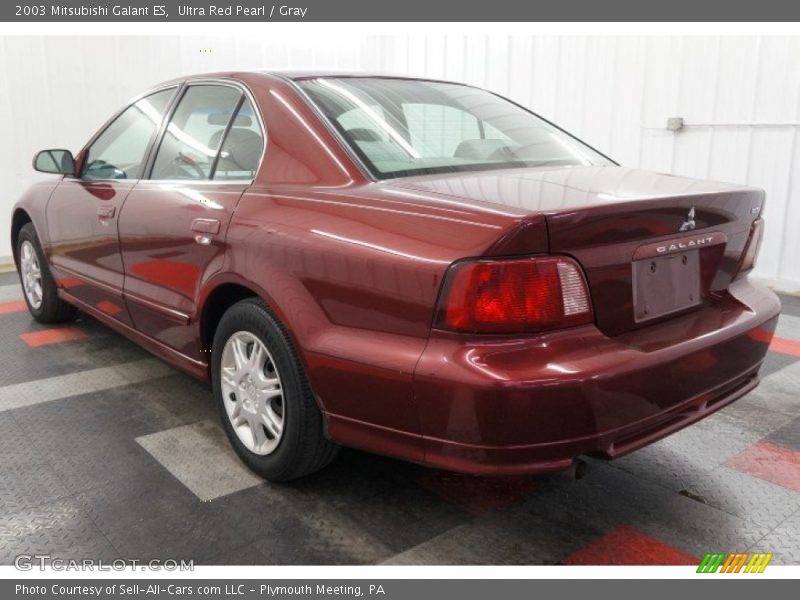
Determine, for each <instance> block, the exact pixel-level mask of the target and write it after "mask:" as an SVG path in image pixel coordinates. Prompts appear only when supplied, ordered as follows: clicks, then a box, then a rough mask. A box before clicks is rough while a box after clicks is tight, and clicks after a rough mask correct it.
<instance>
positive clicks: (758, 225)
mask: <svg viewBox="0 0 800 600" xmlns="http://www.w3.org/2000/svg"><path fill="white" fill-rule="evenodd" d="M763 233H764V219H756V220H755V221H753V226H752V227H751V228H750V237H749V238H748V240H747V246H746V247H745V249H744V254H743V255H742V262H741V264H740V265H739V271H738V272H739V273H744V272H746V271H749V270H750V269H752V268H753V267H754V266H756V259H757V258H758V251H759V250H761V240H762V238H763Z"/></svg>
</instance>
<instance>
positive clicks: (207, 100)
mask: <svg viewBox="0 0 800 600" xmlns="http://www.w3.org/2000/svg"><path fill="white" fill-rule="evenodd" d="M241 98H242V92H241V91H239V90H238V89H236V88H234V87H231V86H223V85H193V86H190V87H189V88H188V89H187V90H186V93H184V95H183V97H182V98H181V101H180V104H178V108H177V109H176V110H175V113H174V114H173V115H172V118H171V119H170V122H169V125H168V126H167V130H166V132H165V133H164V137H163V139H162V141H161V145H160V146H159V148H158V153H157V154H156V159H155V163H154V164H153V172H152V174H151V178H152V179H201V180H202V179H210V177H211V174H212V169H213V168H214V164H215V162H216V159H217V153H218V151H219V149H220V146H221V145H222V142H223V137H224V135H225V132H226V130H227V128H228V123H229V122H230V120H231V117H232V116H233V114H234V113H235V112H236V109H237V107H238V105H239V101H240V99H241ZM243 119H244V115H243ZM250 124H251V125H252V119H250ZM239 128H241V129H247V127H245V126H244V125H243V123H242V124H240V125H237V124H236V122H234V123H233V124H232V129H239ZM233 166H235V165H232V164H231V165H226V168H228V167H233Z"/></svg>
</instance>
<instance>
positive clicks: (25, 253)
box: [19, 240, 42, 309]
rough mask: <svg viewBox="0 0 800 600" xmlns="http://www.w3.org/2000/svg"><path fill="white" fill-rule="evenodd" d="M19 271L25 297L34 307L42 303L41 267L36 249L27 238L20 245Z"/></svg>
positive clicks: (36, 307)
mask: <svg viewBox="0 0 800 600" xmlns="http://www.w3.org/2000/svg"><path fill="white" fill-rule="evenodd" d="M19 262H20V272H21V274H22V287H23V289H24V290H25V297H26V298H27V299H28V302H29V303H30V305H31V306H32V307H33V308H34V309H38V308H39V307H40V306H41V305H42V269H41V267H40V266H39V257H38V256H37V254H36V249H35V248H34V247H33V244H31V243H30V242H29V241H28V240H25V241H24V242H22V246H21V247H20V260H19Z"/></svg>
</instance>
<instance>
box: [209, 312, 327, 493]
mask: <svg viewBox="0 0 800 600" xmlns="http://www.w3.org/2000/svg"><path fill="white" fill-rule="evenodd" d="M211 373H212V380H213V387H214V396H215V398H216V401H217V405H218V408H219V413H220V418H221V419H222V423H223V427H224V428H225V432H226V434H227V435H228V439H230V441H231V444H232V445H233V447H234V449H235V450H236V453H237V454H238V455H239V457H240V458H241V459H242V461H244V463H245V464H246V465H247V466H248V467H250V468H251V469H252V470H253V471H255V472H256V473H258V474H259V475H261V476H262V477H264V478H265V479H267V480H269V481H288V480H290V479H295V478H297V477H302V476H303V475H307V474H309V473H312V472H314V471H316V470H318V469H321V468H322V467H324V466H325V465H327V464H328V463H329V462H330V461H331V460H332V459H333V458H334V456H335V455H336V451H337V449H338V446H336V445H335V444H333V443H331V442H330V441H328V440H327V439H326V438H325V435H324V432H323V417H322V413H321V411H320V410H319V407H318V406H317V403H316V401H315V399H314V395H313V393H312V391H311V387H310V385H309V383H308V379H307V378H306V374H305V371H304V369H303V366H302V364H300V361H299V360H298V358H297V356H296V353H295V351H294V348H293V347H292V344H291V341H290V339H289V337H288V335H287V334H286V332H285V330H284V329H283V327H282V326H281V324H280V323H279V322H278V321H277V319H276V318H275V317H274V316H273V315H272V313H271V312H270V311H269V310H268V309H267V307H266V305H264V303H263V302H261V301H260V300H258V299H255V298H250V299H247V300H242V301H241V302H238V303H237V304H235V305H233V306H232V307H231V308H229V309H228V311H227V312H226V313H225V314H224V315H223V316H222V320H221V321H220V323H219V326H218V327H217V331H216V333H215V335H214V343H213V346H212V352H211Z"/></svg>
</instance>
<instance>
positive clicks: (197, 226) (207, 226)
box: [192, 219, 219, 234]
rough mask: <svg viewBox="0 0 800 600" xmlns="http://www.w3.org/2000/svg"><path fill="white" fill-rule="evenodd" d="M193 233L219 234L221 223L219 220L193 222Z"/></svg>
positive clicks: (196, 220) (197, 220)
mask: <svg viewBox="0 0 800 600" xmlns="http://www.w3.org/2000/svg"><path fill="white" fill-rule="evenodd" d="M192 231H196V232H197V233H211V234H216V233H219V221H218V220H217V219H195V220H194V221H192Z"/></svg>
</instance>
